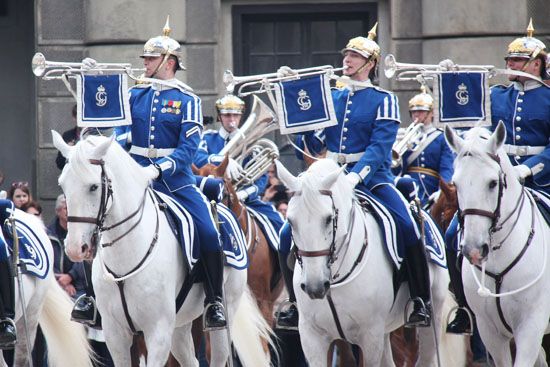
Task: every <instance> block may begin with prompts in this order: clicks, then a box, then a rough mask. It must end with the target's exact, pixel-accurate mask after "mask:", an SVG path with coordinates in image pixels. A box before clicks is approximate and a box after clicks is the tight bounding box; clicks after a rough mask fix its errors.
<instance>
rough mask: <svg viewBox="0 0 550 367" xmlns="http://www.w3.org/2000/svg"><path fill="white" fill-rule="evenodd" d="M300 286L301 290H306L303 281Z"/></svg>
mask: <svg viewBox="0 0 550 367" xmlns="http://www.w3.org/2000/svg"><path fill="white" fill-rule="evenodd" d="M300 288H302V290H303V291H304V292H305V290H306V285H305V284H304V283H301V284H300Z"/></svg>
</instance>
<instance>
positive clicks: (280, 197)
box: [262, 164, 288, 203]
mask: <svg viewBox="0 0 550 367" xmlns="http://www.w3.org/2000/svg"><path fill="white" fill-rule="evenodd" d="M267 176H268V179H267V187H266V188H265V191H264V195H263V197H262V200H263V201H267V202H272V203H279V202H281V201H287V202H288V194H287V192H286V190H287V189H286V187H285V185H283V183H282V182H281V181H279V178H278V177H277V175H276V174H275V165H274V164H272V165H271V167H269V169H268V170H267Z"/></svg>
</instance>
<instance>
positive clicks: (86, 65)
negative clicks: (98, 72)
mask: <svg viewBox="0 0 550 367" xmlns="http://www.w3.org/2000/svg"><path fill="white" fill-rule="evenodd" d="M96 67H97V61H95V60H94V59H92V58H90V57H87V58H85V59H84V60H82V69H84V70H92V69H95V68H96Z"/></svg>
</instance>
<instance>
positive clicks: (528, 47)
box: [505, 19, 546, 59]
mask: <svg viewBox="0 0 550 367" xmlns="http://www.w3.org/2000/svg"><path fill="white" fill-rule="evenodd" d="M534 32H535V29H534V28H533V19H529V25H528V26H527V36H526V37H520V38H516V39H515V40H513V41H512V42H511V43H510V44H509V45H508V54H507V55H506V57H505V59H507V58H509V57H521V58H524V59H535V58H536V57H537V56H538V55H541V56H543V57H544V56H545V55H546V52H545V50H546V45H545V44H544V43H543V42H542V41H540V40H538V39H536V38H535V37H533V33H534Z"/></svg>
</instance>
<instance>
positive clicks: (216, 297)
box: [201, 250, 227, 330]
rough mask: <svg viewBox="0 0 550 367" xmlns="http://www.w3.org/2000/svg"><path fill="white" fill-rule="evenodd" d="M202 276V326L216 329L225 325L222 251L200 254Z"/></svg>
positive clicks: (206, 328)
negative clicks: (203, 273)
mask: <svg viewBox="0 0 550 367" xmlns="http://www.w3.org/2000/svg"><path fill="white" fill-rule="evenodd" d="M201 260H202V264H203V266H204V269H205V277H204V293H205V295H206V298H205V300H204V307H205V309H204V328H205V330H216V329H222V328H224V327H226V325H227V321H226V319H225V310H224V307H223V253H222V251H221V250H218V251H214V252H210V251H205V252H202V254H201Z"/></svg>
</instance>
